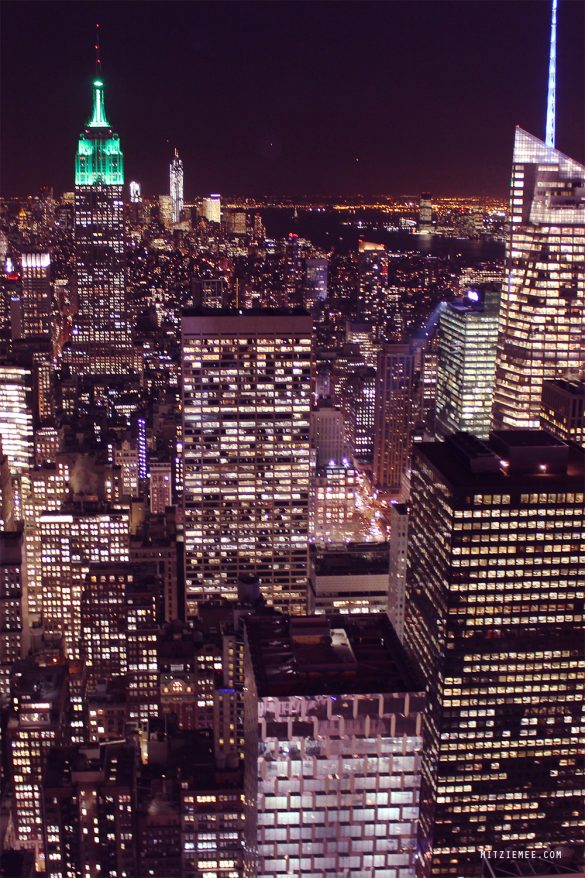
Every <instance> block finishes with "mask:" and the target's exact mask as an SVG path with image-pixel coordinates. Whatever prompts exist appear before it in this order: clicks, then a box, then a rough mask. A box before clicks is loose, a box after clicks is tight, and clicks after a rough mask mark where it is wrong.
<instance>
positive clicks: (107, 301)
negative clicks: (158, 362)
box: [73, 79, 130, 356]
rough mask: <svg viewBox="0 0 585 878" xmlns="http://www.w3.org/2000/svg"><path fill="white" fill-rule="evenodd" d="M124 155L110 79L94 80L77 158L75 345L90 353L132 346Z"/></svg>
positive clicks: (80, 349) (78, 348)
mask: <svg viewBox="0 0 585 878" xmlns="http://www.w3.org/2000/svg"><path fill="white" fill-rule="evenodd" d="M123 184H124V157H123V154H122V150H121V148H120V138H119V137H118V135H117V134H116V133H115V132H114V131H113V130H112V127H111V126H110V123H109V122H108V120H107V117H106V111H105V105H104V84H103V82H102V80H101V79H95V80H94V83H93V112H92V116H91V119H90V120H89V122H88V123H87V125H86V126H85V128H84V129H83V132H82V133H81V135H80V137H79V142H78V145H77V157H76V159H75V266H76V286H77V300H78V310H77V317H76V319H75V327H74V335H73V342H74V348H76V349H77V350H79V351H83V352H85V353H86V354H88V355H89V356H91V352H92V351H95V350H97V349H99V351H100V353H102V354H104V353H107V352H109V351H112V352H114V351H118V353H119V349H120V348H122V349H124V348H128V347H130V329H129V324H128V314H127V306H126V278H125V256H124V204H123V201H122V189H123Z"/></svg>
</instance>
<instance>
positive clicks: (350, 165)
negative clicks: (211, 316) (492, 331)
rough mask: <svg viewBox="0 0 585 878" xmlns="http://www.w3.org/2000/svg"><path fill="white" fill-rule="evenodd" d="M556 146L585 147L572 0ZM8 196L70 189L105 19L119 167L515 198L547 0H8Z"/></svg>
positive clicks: (563, 41) (191, 179) (146, 172)
mask: <svg viewBox="0 0 585 878" xmlns="http://www.w3.org/2000/svg"><path fill="white" fill-rule="evenodd" d="M559 6H560V8H559V34H558V45H559V62H558V76H557V95H558V100H557V147H558V148H559V149H561V150H563V151H565V152H567V153H568V154H569V155H571V156H572V157H573V158H576V159H578V160H580V161H583V159H584V152H585V119H584V105H585V68H584V54H585V53H584V46H585V4H584V3H583V0H560V3H559ZM1 16H2V22H1V23H2V29H1V41H2V42H1V65H2V80H1V103H0V112H1V119H2V129H1V136H2V165H1V180H0V189H1V191H2V193H3V194H5V195H27V194H35V193H36V192H37V191H38V189H39V188H40V187H41V186H42V185H50V186H53V187H54V188H55V191H56V192H57V193H60V192H62V191H63V190H70V189H72V188H73V161H74V153H75V145H76V139H77V136H78V134H79V132H80V129H81V128H82V126H83V124H84V123H85V122H86V121H87V117H88V116H89V112H90V104H91V81H92V78H93V75H94V57H95V56H94V50H93V43H94V28H95V22H96V21H99V22H100V23H101V33H102V53H101V54H102V58H103V78H104V80H105V83H106V109H107V113H108V117H109V119H110V122H111V124H112V125H113V127H114V128H115V129H116V130H117V131H118V133H119V134H120V137H121V140H122V148H123V151H124V155H125V162H126V180H131V179H135V180H139V181H141V183H142V187H143V192H144V194H146V195H152V194H155V193H159V192H165V191H167V187H168V161H169V158H170V153H171V147H173V146H175V145H176V146H177V147H178V149H179V151H180V154H181V155H182V157H183V160H184V164H185V195H186V198H187V199H189V198H191V197H194V196H196V195H199V194H207V193H209V192H221V193H225V194H227V193H230V194H242V195H244V194H257V195H260V194H264V193H270V194H278V193H280V194H297V195H300V194H303V193H311V194H325V195H326V194H329V195H332V194H342V195H349V194H357V193H364V194H374V193H388V194H405V193H409V194H410V193H416V192H419V191H421V190H425V189H429V190H430V191H431V192H433V193H436V194H451V193H453V194H487V195H489V194H493V195H504V194H505V193H506V191H507V187H508V181H509V176H510V162H511V152H512V143H513V136H514V126H515V125H516V124H520V125H522V126H523V127H525V128H527V129H528V130H529V131H531V132H533V133H534V134H536V135H538V136H541V137H543V136H544V124H545V108H546V85H547V72H548V71H547V68H548V57H547V56H548V39H549V28H550V3H549V2H547V0H520V2H516V0H455V2H443V0H433V2H424V0H420V2H419V0H410V2H392V0H386V2H383V0H381V2H370V0H363V2H337V0H331V2H319V0H315V2H216V3H208V2H201V3H197V2H188V0H185V2H104V3H94V2H76V3H75V2H51V0H47V2H40V3H39V2H4V3H3V4H2V10H1Z"/></svg>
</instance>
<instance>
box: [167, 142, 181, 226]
mask: <svg viewBox="0 0 585 878" xmlns="http://www.w3.org/2000/svg"><path fill="white" fill-rule="evenodd" d="M169 177H170V196H171V203H172V210H173V223H179V222H181V213H182V211H183V162H182V160H181V159H180V158H179V153H178V151H177V150H176V149H175V154H174V156H173V160H172V162H171V164H170V169H169Z"/></svg>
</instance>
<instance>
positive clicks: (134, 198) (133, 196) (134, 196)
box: [129, 180, 142, 204]
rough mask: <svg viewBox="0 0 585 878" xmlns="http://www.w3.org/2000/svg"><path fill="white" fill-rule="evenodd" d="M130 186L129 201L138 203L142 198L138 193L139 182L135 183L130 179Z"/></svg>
mask: <svg viewBox="0 0 585 878" xmlns="http://www.w3.org/2000/svg"><path fill="white" fill-rule="evenodd" d="M129 188H130V202H131V203H132V204H138V202H139V201H141V200H142V197H141V194H140V183H137V182H136V181H135V180H132V181H131V182H130V185H129Z"/></svg>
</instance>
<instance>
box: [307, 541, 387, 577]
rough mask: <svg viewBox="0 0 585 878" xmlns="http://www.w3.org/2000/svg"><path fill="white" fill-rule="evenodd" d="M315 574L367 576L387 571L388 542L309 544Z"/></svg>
mask: <svg viewBox="0 0 585 878" xmlns="http://www.w3.org/2000/svg"><path fill="white" fill-rule="evenodd" d="M310 551H311V557H312V560H313V564H314V570H315V573H316V575H317V576H368V575H374V576H375V575H379V574H387V573H388V569H389V568H388V565H389V563H390V562H389V545H388V543H353V544H348V545H344V546H335V547H327V548H319V547H316V546H314V545H312V546H311V549H310Z"/></svg>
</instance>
